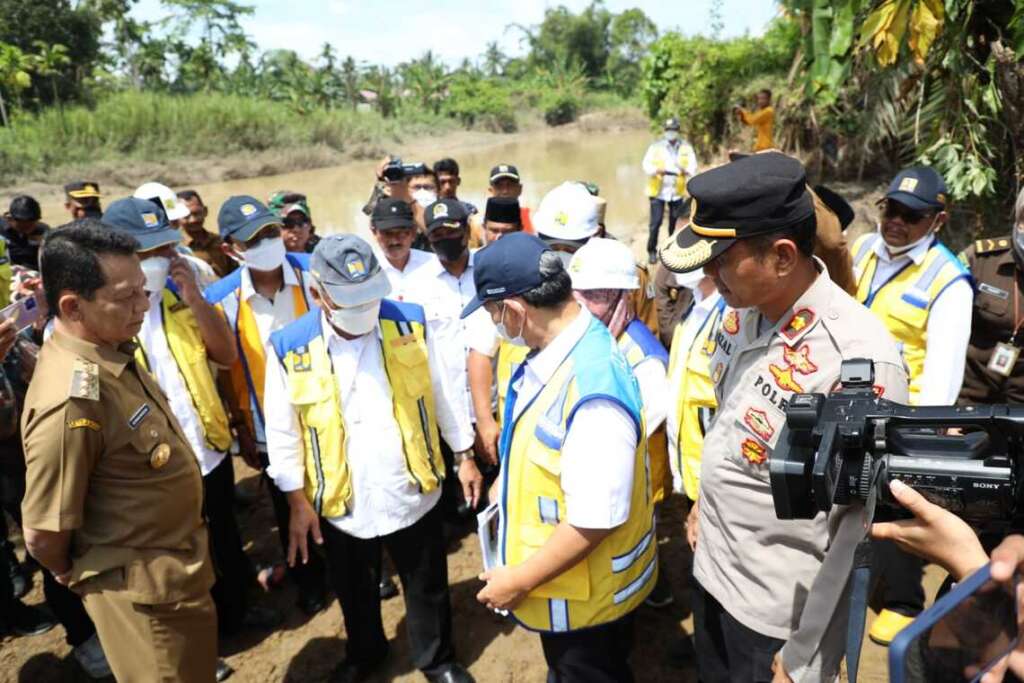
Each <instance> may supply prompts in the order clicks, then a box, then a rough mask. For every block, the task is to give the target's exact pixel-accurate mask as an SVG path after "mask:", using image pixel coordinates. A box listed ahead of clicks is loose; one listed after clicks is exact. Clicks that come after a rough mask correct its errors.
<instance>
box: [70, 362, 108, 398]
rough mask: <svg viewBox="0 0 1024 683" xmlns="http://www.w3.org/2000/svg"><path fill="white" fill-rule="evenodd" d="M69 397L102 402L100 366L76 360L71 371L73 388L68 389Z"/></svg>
mask: <svg viewBox="0 0 1024 683" xmlns="http://www.w3.org/2000/svg"><path fill="white" fill-rule="evenodd" d="M68 396H69V397H70V398H82V399H85V400H87V401H98V400H100V369H99V366H98V365H96V364H95V363H93V362H92V361H87V360H85V359H83V358H76V359H75V364H74V367H73V368H72V371H71V386H70V387H69V388H68Z"/></svg>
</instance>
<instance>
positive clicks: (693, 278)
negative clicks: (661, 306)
mask: <svg viewBox="0 0 1024 683" xmlns="http://www.w3.org/2000/svg"><path fill="white" fill-rule="evenodd" d="M672 278H673V279H674V280H675V283H676V286H677V287H685V288H686V289H696V288H697V285H699V284H700V281H701V280H703V279H704V269H703V268H698V269H697V270H691V271H690V272H689V273H673V274H672Z"/></svg>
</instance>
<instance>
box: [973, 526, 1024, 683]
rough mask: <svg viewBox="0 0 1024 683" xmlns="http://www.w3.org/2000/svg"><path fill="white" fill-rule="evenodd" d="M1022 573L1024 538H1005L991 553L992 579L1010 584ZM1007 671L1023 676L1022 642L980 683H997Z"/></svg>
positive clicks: (1021, 604) (1020, 609)
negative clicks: (1015, 576) (1014, 577)
mask: <svg viewBox="0 0 1024 683" xmlns="http://www.w3.org/2000/svg"><path fill="white" fill-rule="evenodd" d="M1021 572H1024V536H1021V535H1019V534H1014V535H1013V536H1007V537H1006V538H1004V539H1003V542H1002V543H1000V544H999V546H998V547H997V548H996V549H995V550H993V551H992V579H993V580H995V581H999V582H1001V583H1010V581H1012V579H1013V575H1014V574H1020V573H1021ZM1016 597H1017V631H1018V632H1019V631H1020V630H1021V628H1022V627H1024V591H1022V590H1021V588H1020V587H1018V588H1017V596H1016ZM1007 669H1009V670H1010V671H1012V672H1013V673H1014V674H1016V675H1017V676H1018V677H1022V676H1024V640H1021V641H1019V642H1018V643H1017V647H1015V648H1014V649H1013V651H1012V652H1011V653H1010V655H1009V656H1008V657H1007V658H1006V659H1004V660H1003V661H1001V662H999V663H998V664H997V665H996V666H994V667H992V670H991V671H989V672H987V673H986V674H985V675H984V676H982V678H981V683H999V681H1002V680H1003V677H1004V676H1005V675H1006V671H1007Z"/></svg>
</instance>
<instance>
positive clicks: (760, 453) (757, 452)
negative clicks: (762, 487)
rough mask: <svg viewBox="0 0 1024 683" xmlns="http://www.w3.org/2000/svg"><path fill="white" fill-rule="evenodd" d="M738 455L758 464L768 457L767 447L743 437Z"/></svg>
mask: <svg viewBox="0 0 1024 683" xmlns="http://www.w3.org/2000/svg"><path fill="white" fill-rule="evenodd" d="M740 455H742V456H743V457H744V458H746V459H747V460H748V461H749V462H751V463H753V464H755V465H760V464H762V463H763V462H764V461H765V460H767V459H768V449H767V448H765V447H764V444H760V443H758V442H757V441H755V440H753V439H744V440H743V443H742V444H740Z"/></svg>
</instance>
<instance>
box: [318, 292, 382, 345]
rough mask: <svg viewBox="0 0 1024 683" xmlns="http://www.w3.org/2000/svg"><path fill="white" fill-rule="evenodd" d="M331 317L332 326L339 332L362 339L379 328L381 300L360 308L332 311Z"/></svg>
mask: <svg viewBox="0 0 1024 683" xmlns="http://www.w3.org/2000/svg"><path fill="white" fill-rule="evenodd" d="M329 317H330V319H331V324H332V325H334V326H335V327H337V328H338V329H339V330H341V331H343V332H346V333H348V334H351V335H353V336H356V337H361V336H363V335H364V334H369V333H370V332H372V331H373V329H374V328H375V327H376V326H377V318H379V317H380V299H377V300H376V301H371V302H370V303H368V304H361V305H359V306H349V307H347V308H335V309H332V310H331V311H330V313H329Z"/></svg>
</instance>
